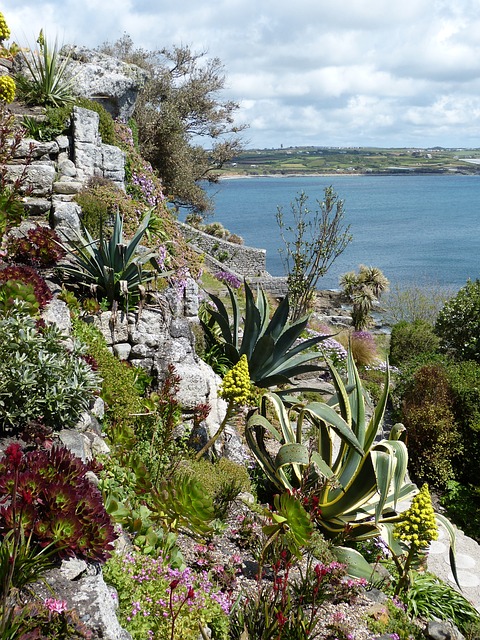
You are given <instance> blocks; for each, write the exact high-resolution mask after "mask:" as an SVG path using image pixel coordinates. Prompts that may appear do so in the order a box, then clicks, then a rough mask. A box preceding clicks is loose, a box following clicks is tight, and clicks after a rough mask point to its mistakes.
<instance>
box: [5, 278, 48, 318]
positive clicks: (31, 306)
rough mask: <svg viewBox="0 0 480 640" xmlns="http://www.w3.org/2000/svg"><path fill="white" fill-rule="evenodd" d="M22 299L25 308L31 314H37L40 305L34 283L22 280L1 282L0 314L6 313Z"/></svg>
mask: <svg viewBox="0 0 480 640" xmlns="http://www.w3.org/2000/svg"><path fill="white" fill-rule="evenodd" d="M19 300H20V301H22V303H23V310H24V312H25V313H28V315H30V316H36V315H37V314H38V310H39V308H40V305H39V304H38V300H37V298H36V296H35V289H34V288H33V284H30V283H26V282H21V281H20V280H7V281H5V282H0V315H5V314H6V313H8V312H9V311H11V310H12V308H13V307H14V306H15V305H16V304H17V303H18V301H19Z"/></svg>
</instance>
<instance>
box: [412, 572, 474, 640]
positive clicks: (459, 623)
mask: <svg viewBox="0 0 480 640" xmlns="http://www.w3.org/2000/svg"><path fill="white" fill-rule="evenodd" d="M402 597H403V600H404V602H405V604H406V606H407V612H408V613H409V614H410V616H412V617H419V616H422V617H425V618H427V619H431V618H432V617H437V618H440V619H441V620H451V621H452V622H453V624H454V625H455V626H456V627H457V628H458V629H459V630H460V631H461V632H462V633H463V634H466V633H467V632H468V629H469V627H470V626H471V625H472V624H476V625H479V624H480V615H479V613H478V611H477V610H476V609H475V607H474V606H473V605H472V604H471V603H470V602H469V601H468V600H467V599H466V598H465V596H463V595H462V594H461V593H459V592H458V591H457V590H456V589H454V588H453V587H451V586H450V585H448V584H447V583H445V582H442V581H441V580H440V579H439V578H437V576H434V575H432V574H430V573H415V575H414V578H413V579H412V581H411V585H410V587H409V589H408V590H407V591H406V592H405V594H404V595H403V596H402ZM477 628H478V627H477Z"/></svg>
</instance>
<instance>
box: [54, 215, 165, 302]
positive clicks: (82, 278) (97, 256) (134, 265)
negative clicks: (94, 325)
mask: <svg viewBox="0 0 480 640" xmlns="http://www.w3.org/2000/svg"><path fill="white" fill-rule="evenodd" d="M149 219H150V213H147V215H146V216H145V218H144V219H143V222H142V223H141V225H140V226H139V227H138V229H137V231H136V233H135V235H134V236H133V238H132V239H131V240H130V242H128V244H127V243H126V242H125V241H124V238H123V221H122V219H121V218H120V216H119V214H118V213H117V215H116V216H115V222H114V225H113V229H112V233H111V236H110V238H109V239H106V238H105V237H103V236H100V239H99V240H94V239H93V238H92V236H91V235H90V234H89V233H88V231H87V230H86V229H84V232H85V239H84V238H83V237H82V236H81V235H80V234H79V233H78V232H76V240H75V241H68V244H65V246H66V249H67V251H68V253H69V255H70V257H71V258H72V260H73V265H68V264H66V265H62V267H61V270H62V272H63V273H65V274H67V275H68V276H69V277H71V278H72V280H73V281H74V282H76V283H78V284H80V285H81V286H83V287H84V288H88V289H91V288H92V287H93V288H94V289H95V290H96V292H97V297H99V298H100V299H102V298H106V299H107V301H108V304H109V306H110V307H117V306H118V305H119V304H120V305H121V306H124V307H125V308H127V309H128V308H129V306H131V305H134V304H136V303H138V301H139V299H140V297H141V296H142V291H143V283H147V282H151V281H152V280H154V279H155V278H156V277H158V276H159V275H160V276H165V275H166V274H165V273H160V267H159V265H158V263H157V261H156V259H155V253H154V252H153V251H145V252H142V253H140V252H139V251H138V245H139V243H140V241H141V239H142V237H143V235H144V234H145V231H146V228H147V225H148V222H149ZM147 263H148V264H149V265H150V266H151V267H152V270H150V271H148V270H147V269H146V268H145V265H146V264H147Z"/></svg>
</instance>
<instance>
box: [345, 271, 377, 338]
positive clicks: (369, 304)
mask: <svg viewBox="0 0 480 640" xmlns="http://www.w3.org/2000/svg"><path fill="white" fill-rule="evenodd" d="M340 286H341V287H342V289H343V292H344V294H345V295H346V296H347V298H348V299H349V301H350V302H351V304H352V324H353V326H354V328H355V330H356V331H364V330H365V329H368V328H369V326H370V325H371V323H372V315H371V313H372V309H373V306H374V305H375V304H376V303H377V302H378V300H379V298H380V296H381V295H382V294H383V293H384V292H386V291H388V287H389V282H388V280H387V278H386V277H385V276H384V275H383V273H382V272H381V271H380V269H378V268H377V267H366V266H365V265H363V264H361V265H360V267H359V269H358V273H355V272H354V271H349V272H348V273H345V274H343V276H342V277H341V278H340Z"/></svg>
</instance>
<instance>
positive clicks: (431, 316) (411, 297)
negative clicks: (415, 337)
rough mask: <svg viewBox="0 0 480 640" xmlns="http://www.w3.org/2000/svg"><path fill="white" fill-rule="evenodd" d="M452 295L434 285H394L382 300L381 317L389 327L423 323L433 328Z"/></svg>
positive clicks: (448, 291) (451, 292)
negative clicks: (382, 310)
mask: <svg viewBox="0 0 480 640" xmlns="http://www.w3.org/2000/svg"><path fill="white" fill-rule="evenodd" d="M453 294H454V292H453V291H450V290H448V289H447V290H446V289H445V288H444V287H441V286H439V285H438V286H437V285H435V284H429V283H425V284H413V285H409V286H406V287H403V286H400V285H398V284H394V285H393V286H392V287H391V289H390V291H389V292H388V294H387V295H386V296H385V298H384V299H383V300H382V307H383V309H384V312H383V317H384V318H385V320H386V322H387V323H388V324H390V325H395V324H399V323H403V322H406V323H408V324H416V323H417V322H418V323H424V322H425V323H427V324H429V325H430V326H433V325H434V324H435V320H436V319H437V316H438V314H439V312H440V310H441V309H442V307H443V306H444V305H445V302H446V301H447V300H448V299H449V298H451V297H452V295H453Z"/></svg>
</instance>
